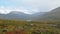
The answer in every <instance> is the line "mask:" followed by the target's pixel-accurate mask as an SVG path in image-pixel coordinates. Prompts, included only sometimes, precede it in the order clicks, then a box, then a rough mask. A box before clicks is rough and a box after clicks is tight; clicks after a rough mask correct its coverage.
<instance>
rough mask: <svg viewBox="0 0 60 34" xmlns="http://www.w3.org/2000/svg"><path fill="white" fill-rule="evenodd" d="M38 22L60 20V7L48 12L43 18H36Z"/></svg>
mask: <svg viewBox="0 0 60 34" xmlns="http://www.w3.org/2000/svg"><path fill="white" fill-rule="evenodd" d="M36 19H37V20H60V7H58V8H56V9H53V10H52V11H50V12H47V13H46V14H44V15H42V16H40V17H39V16H38V18H36Z"/></svg>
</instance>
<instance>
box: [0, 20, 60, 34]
mask: <svg viewBox="0 0 60 34" xmlns="http://www.w3.org/2000/svg"><path fill="white" fill-rule="evenodd" d="M0 34H60V21H44V22H43V21H30V22H28V21H21V20H0Z"/></svg>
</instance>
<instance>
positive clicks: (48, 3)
mask: <svg viewBox="0 0 60 34" xmlns="http://www.w3.org/2000/svg"><path fill="white" fill-rule="evenodd" d="M56 7H60V0H0V13H9V12H10V11H11V10H16V11H17V10H18V11H21V12H24V13H27V14H31V13H36V12H46V11H50V10H52V9H54V8H56ZM5 10H6V11H5Z"/></svg>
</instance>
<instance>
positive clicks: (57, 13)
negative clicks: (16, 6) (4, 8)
mask: <svg viewBox="0 0 60 34" xmlns="http://www.w3.org/2000/svg"><path fill="white" fill-rule="evenodd" d="M0 19H8V20H60V7H58V8H55V9H53V10H51V11H49V12H38V13H35V14H32V15H30V14H25V13H23V12H17V11H11V12H10V13H9V14H0Z"/></svg>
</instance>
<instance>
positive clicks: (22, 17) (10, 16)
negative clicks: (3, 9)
mask: <svg viewBox="0 0 60 34" xmlns="http://www.w3.org/2000/svg"><path fill="white" fill-rule="evenodd" d="M28 16H30V15H28V14H25V13H22V12H11V13H9V14H0V19H12V20H14V19H16V20H25V19H27V18H28Z"/></svg>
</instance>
